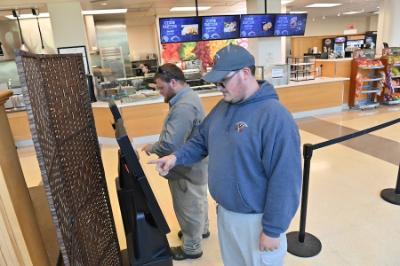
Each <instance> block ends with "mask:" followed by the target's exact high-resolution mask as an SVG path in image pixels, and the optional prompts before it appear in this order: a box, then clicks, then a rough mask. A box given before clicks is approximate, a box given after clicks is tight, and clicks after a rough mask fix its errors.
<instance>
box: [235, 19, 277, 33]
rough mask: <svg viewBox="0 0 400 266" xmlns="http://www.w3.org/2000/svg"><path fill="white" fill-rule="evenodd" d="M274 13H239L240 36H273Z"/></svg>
mask: <svg viewBox="0 0 400 266" xmlns="http://www.w3.org/2000/svg"><path fill="white" fill-rule="evenodd" d="M274 26H275V15H273V14H270V15H264V14H262V15H241V18H240V37H241V38H255V37H271V36H274Z"/></svg>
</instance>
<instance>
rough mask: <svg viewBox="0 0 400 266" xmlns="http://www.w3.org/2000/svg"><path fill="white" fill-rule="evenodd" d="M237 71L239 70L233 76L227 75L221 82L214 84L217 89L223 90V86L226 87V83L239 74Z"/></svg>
mask: <svg viewBox="0 0 400 266" xmlns="http://www.w3.org/2000/svg"><path fill="white" fill-rule="evenodd" d="M239 71H240V70H238V71H235V72H234V73H233V74H231V75H228V76H227V77H225V78H224V79H223V80H222V81H220V82H215V85H216V86H217V87H220V88H225V86H226V84H228V82H229V81H230V80H231V79H232V78H233V77H234V76H235V75H236V74H237V73H239Z"/></svg>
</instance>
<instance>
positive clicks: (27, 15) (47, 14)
mask: <svg viewBox="0 0 400 266" xmlns="http://www.w3.org/2000/svg"><path fill="white" fill-rule="evenodd" d="M5 17H6V18H8V19H17V18H16V17H14V16H13V15H8V16H5ZM18 17H19V19H30V18H36V16H34V15H32V14H20V15H19V16H18ZM38 17H39V18H48V17H50V16H49V13H40V14H39V16H38Z"/></svg>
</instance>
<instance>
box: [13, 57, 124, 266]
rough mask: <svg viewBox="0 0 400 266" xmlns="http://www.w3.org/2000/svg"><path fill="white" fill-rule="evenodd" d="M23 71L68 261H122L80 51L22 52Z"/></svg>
mask: <svg viewBox="0 0 400 266" xmlns="http://www.w3.org/2000/svg"><path fill="white" fill-rule="evenodd" d="M17 66H18V73H19V76H20V80H21V85H22V89H23V93H24V97H25V102H26V104H27V111H28V117H29V123H30V127H31V132H32V138H33V142H34V145H35V150H36V154H37V158H38V161H39V165H40V170H41V173H42V177H43V183H44V187H45V190H46V194H47V198H48V202H49V206H50V211H51V214H52V218H53V222H54V224H55V226H56V230H57V237H58V243H59V245H60V250H61V253H62V255H63V259H64V263H65V264H66V265H96V266H97V265H107V266H108V265H121V256H120V250H119V245H118V240H117V236H116V231H115V225H114V220H113V215H112V211H111V206H110V200H109V197H108V192H107V186H106V182H105V174H104V170H103V164H102V161H101V156H100V148H99V144H98V139H97V135H96V128H95V124H94V119H93V113H92V109H91V104H90V100H89V95H88V90H87V85H86V80H85V76H84V70H83V61H82V56H80V55H35V54H30V53H25V52H19V53H18V57H17Z"/></svg>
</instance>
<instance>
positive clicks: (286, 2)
mask: <svg viewBox="0 0 400 266" xmlns="http://www.w3.org/2000/svg"><path fill="white" fill-rule="evenodd" d="M292 2H294V0H282V2H281V5H283V6H284V5H287V4H290V3H292Z"/></svg>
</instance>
